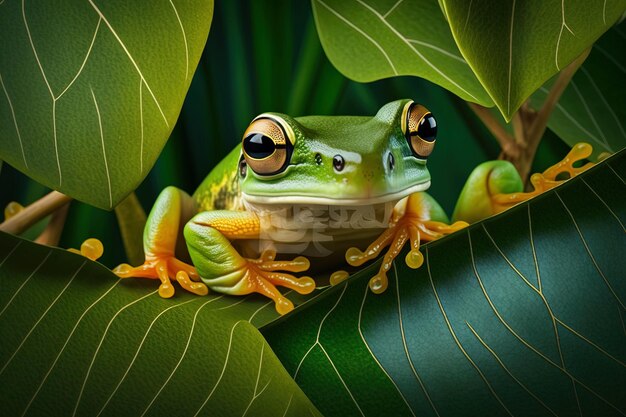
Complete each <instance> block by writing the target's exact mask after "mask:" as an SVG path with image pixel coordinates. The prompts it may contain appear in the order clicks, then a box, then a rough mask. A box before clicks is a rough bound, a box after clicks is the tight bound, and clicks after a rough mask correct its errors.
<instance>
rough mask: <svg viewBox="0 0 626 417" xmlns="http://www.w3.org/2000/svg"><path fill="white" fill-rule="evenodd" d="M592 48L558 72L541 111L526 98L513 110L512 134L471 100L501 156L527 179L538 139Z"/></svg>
mask: <svg viewBox="0 0 626 417" xmlns="http://www.w3.org/2000/svg"><path fill="white" fill-rule="evenodd" d="M590 51H591V48H589V49H587V50H586V51H585V52H583V53H582V54H581V55H580V56H579V57H578V58H576V59H575V60H574V61H572V63H570V64H569V65H568V66H567V67H565V68H564V69H563V70H562V71H561V72H560V73H559V76H558V77H557V79H556V81H555V83H554V85H553V86H552V88H551V89H550V92H549V93H548V97H546V100H545V102H544V103H543V105H542V107H541V109H539V111H535V110H533V109H532V108H530V106H529V104H528V102H526V103H524V104H523V105H522V106H521V107H520V108H519V110H517V111H516V112H515V114H513V117H512V119H511V122H512V124H513V137H512V136H511V135H510V134H509V133H508V132H507V131H506V130H505V129H504V127H503V126H502V124H501V123H500V121H498V120H497V118H495V117H494V116H493V115H492V114H491V112H490V111H489V110H488V109H487V108H485V107H482V106H479V105H477V104H474V103H469V106H470V107H471V108H472V110H474V112H475V113H476V115H477V116H478V117H479V118H480V119H481V120H482V122H483V123H484V124H485V126H487V128H488V129H489V131H490V132H491V133H492V134H493V135H494V137H495V138H496V140H497V141H498V143H499V144H500V147H501V148H502V152H501V153H500V159H504V160H507V161H510V162H511V163H512V164H513V165H515V168H516V169H517V172H519V175H520V177H521V178H522V181H523V182H524V183H526V182H527V181H528V177H529V174H530V168H531V165H532V163H533V160H534V159H535V153H536V152H537V148H538V147H539V142H540V141H541V138H542V137H543V134H544V133H545V131H546V127H547V126H548V119H549V118H550V115H551V114H552V111H553V110H554V107H555V106H556V105H557V102H558V101H559V98H560V97H561V95H562V94H563V92H564V91H565V89H566V88H567V86H568V85H569V83H570V81H571V80H572V77H573V76H574V74H575V73H576V71H577V70H578V68H579V67H580V66H581V65H582V63H583V62H585V59H586V58H587V56H588V55H589V52H590Z"/></svg>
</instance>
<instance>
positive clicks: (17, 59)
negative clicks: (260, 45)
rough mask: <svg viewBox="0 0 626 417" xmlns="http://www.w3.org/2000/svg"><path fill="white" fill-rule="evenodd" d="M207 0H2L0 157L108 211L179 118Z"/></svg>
mask: <svg viewBox="0 0 626 417" xmlns="http://www.w3.org/2000/svg"><path fill="white" fill-rule="evenodd" d="M212 14H213V2H212V0H197V1H194V2H180V1H174V0H170V1H165V0H161V1H159V2H156V3H153V4H151V5H150V7H145V5H143V4H140V3H134V2H130V3H129V2H122V1H115V2H112V1H107V2H98V1H96V0H89V1H85V2H76V1H74V2H61V3H53V2H43V3H41V2H40V3H38V4H33V3H32V2H26V1H22V2H18V1H6V2H2V3H0V28H1V29H0V39H2V40H3V41H2V42H0V55H2V56H3V58H4V57H6V58H10V59H2V60H1V61H0V87H1V89H2V92H1V93H0V138H2V140H1V141H0V159H3V160H5V161H6V162H8V163H9V164H11V165H12V166H14V167H15V168H17V169H19V170H20V171H22V172H24V173H25V174H27V175H29V176H31V177H32V178H34V179H35V180H37V181H39V182H41V183H42V184H44V185H46V186H48V187H51V188H54V189H56V190H59V191H61V192H63V193H65V194H68V195H70V196H72V197H74V198H77V199H79V200H82V201H84V202H87V203H89V204H93V205H95V206H98V207H101V208H106V209H111V208H112V207H113V206H115V205H116V204H117V203H118V202H119V201H121V200H122V199H123V198H124V197H125V196H126V195H127V194H128V193H129V192H130V191H132V190H133V189H135V188H136V187H137V186H138V185H139V183H140V182H141V181H142V180H143V178H144V177H145V175H146V174H147V173H148V171H149V170H150V168H151V167H152V165H153V164H154V162H155V160H156V158H157V156H158V155H159V153H160V151H161V149H162V148H163V145H164V144H165V142H166V140H167V138H168V136H169V134H170V133H171V131H172V128H173V127H174V124H175V123H176V119H177V118H178V114H179V112H180V109H181V106H182V104H183V99H184V98H185V94H186V92H187V88H188V87H189V84H190V82H191V79H192V76H193V73H194V70H195V68H196V65H197V63H198V60H199V58H200V54H201V52H202V49H203V47H204V44H205V42H206V39H207V34H208V31H209V26H210V24H211V17H212Z"/></svg>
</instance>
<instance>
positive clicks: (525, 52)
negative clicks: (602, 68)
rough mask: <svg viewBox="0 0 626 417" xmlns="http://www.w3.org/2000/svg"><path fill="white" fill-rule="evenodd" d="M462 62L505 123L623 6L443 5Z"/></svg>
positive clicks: (485, 1) (577, 1) (617, 1)
mask: <svg viewBox="0 0 626 417" xmlns="http://www.w3.org/2000/svg"><path fill="white" fill-rule="evenodd" d="M443 4H444V10H445V13H446V15H447V17H448V22H449V24H450V28H451V30H452V34H453V35H454V39H455V40H456V43H457V45H458V46H459V49H460V50H461V52H462V54H463V57H464V58H465V59H466V60H467V62H468V63H469V65H470V66H471V67H472V70H473V71H474V73H475V74H476V76H477V77H478V79H479V80H480V82H481V83H482V85H483V86H484V87H485V89H486V90H487V91H488V92H489V95H490V96H491V97H492V99H493V101H494V102H495V104H496V106H498V108H499V109H500V111H501V112H502V114H503V116H504V117H505V118H506V119H507V121H508V120H510V118H511V116H512V115H513V113H515V111H516V110H517V109H518V108H519V107H520V106H521V105H522V103H523V102H524V101H526V99H527V98H528V97H529V96H530V95H531V94H532V93H534V92H535V91H536V90H537V89H538V88H540V87H541V85H542V84H543V83H545V82H546V81H547V80H548V79H549V78H550V77H552V76H553V75H554V74H556V73H557V72H559V71H560V70H562V69H563V68H565V66H567V65H568V64H569V63H570V62H572V61H573V60H574V59H575V58H576V57H578V56H579V55H580V54H581V53H582V52H583V51H584V50H585V49H587V48H589V46H590V45H591V44H592V43H593V42H595V41H596V39H598V38H599V37H600V36H601V35H602V34H603V33H604V32H605V31H607V30H608V29H610V27H611V25H612V24H613V23H615V21H616V20H617V19H618V18H619V17H620V16H621V15H622V13H623V12H624V10H625V9H626V1H624V0H612V1H609V0H607V1H603V2H600V1H597V2H589V1H586V0H568V1H565V0H563V1H560V2H556V1H553V2H528V1H516V0H510V1H501V0H474V1H470V2H468V1H466V0H443Z"/></svg>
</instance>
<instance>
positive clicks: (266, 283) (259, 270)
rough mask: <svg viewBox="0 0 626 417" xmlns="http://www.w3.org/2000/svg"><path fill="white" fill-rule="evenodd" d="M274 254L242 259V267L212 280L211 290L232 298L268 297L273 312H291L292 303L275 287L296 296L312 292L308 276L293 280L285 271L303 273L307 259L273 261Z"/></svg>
mask: <svg viewBox="0 0 626 417" xmlns="http://www.w3.org/2000/svg"><path fill="white" fill-rule="evenodd" d="M275 257H276V252H275V251H274V250H267V251H265V252H263V253H262V254H261V256H260V257H259V258H258V259H248V258H244V260H245V264H244V266H243V267H242V268H239V269H238V270H237V271H235V272H233V273H231V274H228V275H226V276H223V277H219V278H216V279H214V280H212V283H211V288H214V289H215V290H216V291H219V292H224V293H227V294H233V295H244V294H250V293H253V292H257V293H259V294H263V295H264V296H266V297H269V298H271V299H272V300H273V301H274V303H275V307H276V311H277V312H278V313H279V314H281V315H283V314H286V313H289V312H290V311H291V310H293V308H294V306H293V303H292V302H291V301H290V300H289V299H288V298H286V297H285V296H283V295H282V294H281V293H280V291H278V289H277V288H276V286H281V287H286V288H290V289H292V290H294V291H296V292H298V293H300V294H309V293H311V292H312V291H313V290H314V289H315V281H314V280H313V278H311V277H306V276H305V277H301V278H297V277H295V276H293V275H291V274H288V273H285V272H283V271H288V272H303V271H306V270H307V269H309V266H310V263H309V260H308V259H306V258H305V257H303V256H298V257H297V258H295V259H293V260H291V261H284V260H275Z"/></svg>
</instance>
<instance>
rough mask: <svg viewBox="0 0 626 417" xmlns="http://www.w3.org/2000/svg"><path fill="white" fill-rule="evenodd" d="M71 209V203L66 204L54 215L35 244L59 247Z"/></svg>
mask: <svg viewBox="0 0 626 417" xmlns="http://www.w3.org/2000/svg"><path fill="white" fill-rule="evenodd" d="M69 208H70V203H65V205H63V206H61V207H60V208H59V209H58V210H57V211H55V212H54V213H52V218H51V219H50V222H49V223H48V225H47V226H46V228H45V229H44V231H43V232H41V234H40V235H39V237H37V239H35V243H39V244H41V245H48V246H58V245H59V240H60V239H61V233H63V226H64V225H65V219H66V218H67V212H68V210H69Z"/></svg>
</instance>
